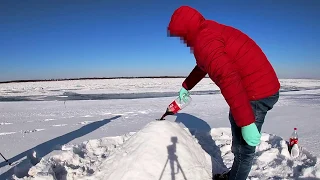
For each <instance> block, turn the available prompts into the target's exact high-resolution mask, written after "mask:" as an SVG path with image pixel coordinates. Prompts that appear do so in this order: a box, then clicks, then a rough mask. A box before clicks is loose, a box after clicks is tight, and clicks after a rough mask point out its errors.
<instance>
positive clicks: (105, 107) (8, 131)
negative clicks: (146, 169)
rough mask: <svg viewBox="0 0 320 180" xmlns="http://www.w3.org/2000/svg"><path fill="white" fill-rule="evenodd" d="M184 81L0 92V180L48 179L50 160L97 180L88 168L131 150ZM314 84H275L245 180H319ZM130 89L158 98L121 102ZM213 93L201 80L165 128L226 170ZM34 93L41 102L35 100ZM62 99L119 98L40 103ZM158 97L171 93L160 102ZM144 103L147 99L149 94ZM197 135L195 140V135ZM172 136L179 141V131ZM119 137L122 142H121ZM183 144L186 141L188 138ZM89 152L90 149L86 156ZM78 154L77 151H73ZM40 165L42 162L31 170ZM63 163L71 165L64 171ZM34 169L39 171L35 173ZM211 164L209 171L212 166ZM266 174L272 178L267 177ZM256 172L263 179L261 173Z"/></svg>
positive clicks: (225, 137) (223, 110) (224, 111)
mask: <svg viewBox="0 0 320 180" xmlns="http://www.w3.org/2000/svg"><path fill="white" fill-rule="evenodd" d="M182 80H183V79H136V80H120V81H118V83H117V81H111V80H110V81H109V80H101V81H100V80H97V81H65V82H41V83H12V84H0V93H1V95H0V96H2V97H1V98H13V99H12V100H13V101H6V102H0V109H1V113H0V142H1V147H2V148H1V150H0V152H1V153H2V154H3V155H4V156H5V157H6V158H7V159H9V160H10V161H11V162H13V166H14V167H11V166H8V165H7V163H6V162H5V161H0V179H5V178H4V177H7V176H9V175H12V174H16V175H17V176H20V177H21V176H24V175H25V174H26V173H27V171H28V170H29V169H30V168H31V167H33V168H31V169H34V168H35V167H37V168H40V167H38V166H42V167H41V168H40V169H41V170H36V169H34V170H35V171H34V172H39V173H40V174H42V175H40V174H38V175H37V179H40V177H43V178H44V179H48V177H49V176H48V175H46V173H45V172H48V171H49V169H50V168H49V167H50V166H49V164H48V163H49V162H48V163H45V162H46V160H45V159H46V158H56V159H57V161H53V162H54V163H56V162H58V163H56V167H57V168H58V169H59V168H60V170H61V171H65V169H67V170H66V172H70V173H71V172H72V173H71V174H74V173H75V174H76V175H75V178H78V177H83V178H87V177H89V175H90V176H97V177H98V175H97V174H98V173H97V172H98V171H97V170H95V169H94V168H98V167H101V166H99V165H92V166H91V165H90V164H91V163H93V164H94V162H97V163H102V162H105V161H107V160H109V158H108V157H109V156H110V154H113V153H115V152H116V151H119V149H118V148H120V147H121V146H122V145H121V144H122V143H123V142H127V143H130V142H129V140H128V141H127V138H128V137H129V136H131V135H132V134H131V135H128V133H129V132H139V131H140V130H142V129H143V128H144V127H146V126H147V125H148V124H149V123H150V122H153V121H154V120H155V119H157V118H159V117H161V115H162V114H163V113H164V111H165V109H166V107H167V105H168V104H169V103H171V101H172V100H173V99H174V98H175V97H172V96H176V95H177V91H178V90H179V89H180V87H181V82H182ZM319 82H320V81H319V80H296V79H294V80H281V83H282V91H281V93H280V100H279V102H278V103H277V104H276V105H275V107H274V109H272V110H271V111H270V112H269V113H268V115H267V117H266V120H265V123H264V125H263V128H262V131H263V132H264V133H265V135H264V136H263V142H262V144H261V146H259V147H258V153H257V155H258V157H257V159H256V161H255V164H254V167H253V171H252V174H251V175H250V177H251V179H264V178H266V176H267V175H268V176H272V177H274V179H286V178H287V179H290V178H293V179H294V178H298V177H299V178H301V179H308V178H307V177H309V178H316V177H319V166H318V157H319V156H320V150H319V149H320V142H319V138H320V133H319V128H320V123H318V120H319V117H320V111H319V107H320V88H319V84H320V83H319ZM40 87H43V89H42V88H40ZM128 87H131V90H132V91H131V92H135V93H140V94H141V96H140V97H146V96H145V95H146V94H147V93H148V92H156V93H160V95H159V94H158V95H159V96H158V95H157V96H155V97H156V98H137V99H126V98H124V99H121V97H122V94H121V93H122V92H126V88H128ZM50 88H51V89H50ZM77 88H78V89H77ZM99 88H100V89H99ZM49 90H50V91H49ZM211 90H217V89H216V87H215V85H214V84H213V83H212V82H210V81H208V79H204V80H203V81H202V82H201V83H200V84H199V86H196V87H195V89H194V90H193V91H191V96H192V99H193V101H192V102H191V104H190V105H189V106H188V107H186V108H185V109H184V110H183V111H182V112H181V113H179V114H177V115H176V116H168V117H167V121H171V122H177V123H178V124H179V125H180V126H181V127H183V128H188V129H189V130H190V132H191V134H193V135H194V136H195V137H194V138H193V139H194V140H196V141H197V142H198V143H199V144H200V146H201V148H202V149H203V150H204V151H205V152H206V153H208V154H210V155H211V156H212V158H211V160H213V159H215V160H217V161H218V162H221V161H223V162H224V164H225V165H226V166H227V167H230V165H231V163H232V153H231V152H230V132H229V128H230V124H229V121H228V110H229V109H228V106H227V104H226V102H225V100H224V99H223V97H222V96H221V94H219V93H213V94H210V93H208V91H210V92H211ZM194 91H198V92H200V93H194ZM39 92H41V93H43V94H42V95H41V96H40V94H41V93H39ZM66 92H67V94H69V95H71V96H73V97H81V98H82V97H83V96H82V95H86V94H89V96H87V97H85V98H84V99H86V98H91V97H93V96H92V95H94V94H96V95H99V96H100V95H101V93H106V94H108V93H109V94H110V93H118V96H117V97H116V98H114V99H111V100H82V101H77V100H68V101H53V100H56V99H45V98H44V97H45V96H55V95H57V96H61V95H63V94H64V93H66ZM161 92H173V93H172V94H170V96H166V95H163V93H161ZM202 92H205V93H202ZM72 93H76V94H73V95H72ZM201 94H202V95H201ZM18 96H20V97H21V99H20V100H23V98H26V97H27V98H28V100H30V99H34V100H37V101H19V102H17V101H16V100H17V99H16V98H17V97H18ZM99 96H97V97H99ZM130 96H131V95H130ZM147 97H152V96H149V95H148V94H147ZM160 97H161V98H160ZM41 98H42V100H41ZM60 98H66V97H60ZM98 99H99V98H98ZM102 99H105V98H102ZM7 100H8V99H7ZM38 100H41V101H38ZM47 100H48V101H47ZM294 127H297V128H298V133H299V145H300V146H299V147H300V148H301V149H300V153H301V154H300V156H299V157H298V158H296V159H290V158H289V156H288V155H289V154H288V151H287V149H286V146H285V144H284V142H285V141H286V140H288V139H289V136H290V134H291V133H292V131H293V128H294ZM211 130H212V131H211ZM195 132H198V133H197V134H194V133H195ZM155 133H156V132H155ZM176 133H178V134H179V133H180V131H179V132H176ZM123 134H126V135H125V136H122V135H123ZM208 134H211V137H210V136H207V135H208ZM185 138H187V139H189V140H190V137H185ZM178 142H180V140H179V139H178ZM149 143H150V142H149ZM85 144H87V145H88V147H87V145H85ZM89 145H90V146H91V147H93V148H92V149H90V147H89ZM179 145H182V144H179ZM76 146H77V147H78V148H75V147H76ZM142 146H143V145H142ZM164 146H165V147H166V146H168V144H167V145H164ZM186 147H188V144H187V145H186ZM61 149H63V150H62V151H61ZM88 149H90V150H88ZM164 149H165V148H164ZM33 150H35V151H36V152H37V156H38V157H37V158H34V157H33V155H32V153H33ZM165 150H166V149H165ZM89 151H90V152H89ZM219 151H220V152H221V156H220V153H219ZM191 153H192V152H191ZM97 154H98V155H97ZM78 156H79V157H78ZM97 156H99V157H97ZM100 156H101V157H100ZM41 158H43V160H42V162H41V163H38V164H37V162H38V161H39V160H40V159H41ZM77 158H78V159H77ZM180 158H182V157H180V156H179V160H180ZM164 160H165V159H164ZM211 160H209V161H211ZM77 161H79V162H77ZM66 162H68V163H69V162H70V163H69V164H70V165H68V163H66ZM77 163H78V164H77ZM81 163H84V164H85V163H87V164H86V165H84V164H81ZM158 163H159V164H160V162H158ZM161 163H164V162H162V161H161ZM35 164H37V165H36V166H34V165H35ZM209 164H210V165H211V162H209ZM89 165H90V166H89ZM65 166H68V168H65ZM78 166H79V167H81V168H78ZM163 166H164V164H163ZM22 167H24V168H22ZM44 169H47V170H44ZM71 169H73V170H72V171H71ZM268 169H270V170H271V172H270V173H269V172H268ZM258 170H259V171H260V170H261V171H262V172H263V173H259V172H258ZM73 171H74V172H73ZM80 172H81V173H80ZM51 173H52V172H51ZM57 174H59V173H57ZM60 174H61V173H60ZM62 174H63V173H62ZM264 174H265V176H263V175H264ZM69 175H70V174H69ZM284 177H285V178H284ZM299 178H298V179H299Z"/></svg>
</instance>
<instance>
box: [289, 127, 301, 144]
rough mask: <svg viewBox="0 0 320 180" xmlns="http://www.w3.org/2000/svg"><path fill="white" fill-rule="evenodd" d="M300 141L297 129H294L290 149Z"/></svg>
mask: <svg viewBox="0 0 320 180" xmlns="http://www.w3.org/2000/svg"><path fill="white" fill-rule="evenodd" d="M298 139H299V137H298V132H297V128H294V129H293V132H292V134H291V137H290V147H293V145H295V144H298Z"/></svg>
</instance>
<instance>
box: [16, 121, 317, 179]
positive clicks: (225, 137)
mask: <svg viewBox="0 0 320 180" xmlns="http://www.w3.org/2000/svg"><path fill="white" fill-rule="evenodd" d="M261 140H262V142H261V144H260V145H259V146H258V147H257V156H256V158H255V160H254V164H253V167H252V171H251V172H250V176H249V179H252V180H253V179H259V180H260V179H262V180H263V179H316V178H320V166H319V159H318V157H316V156H313V155H312V154H310V153H309V152H308V151H307V150H306V149H304V148H302V147H299V148H300V154H299V156H298V157H297V158H292V157H290V153H289V150H288V147H287V142H286V141H285V140H283V139H282V138H280V137H278V136H275V135H271V134H266V133H263V135H262V138H261ZM232 162H233V154H232V153H231V131H230V128H216V129H212V130H211V132H196V131H194V130H192V131H191V130H190V131H189V129H183V128H182V127H181V126H180V125H179V124H178V123H175V122H170V121H154V122H151V123H149V124H147V125H146V126H145V127H144V128H143V129H141V130H140V131H138V132H132V133H128V134H125V135H123V136H117V137H106V138H102V139H96V140H90V141H86V142H83V143H82V144H79V145H64V146H63V147H62V150H59V151H56V152H55V153H54V154H53V155H51V156H50V157H48V158H43V159H41V161H40V162H39V163H38V164H36V165H35V166H33V167H31V168H30V170H29V171H28V172H27V173H28V174H29V177H21V178H20V179H40V180H41V179H61V180H66V179H68V180H69V179H77V180H78V179H79V180H84V179H86V180H90V179H103V180H114V179H117V180H127V179H130V180H132V179H137V180H151V179H155V180H172V179H175V180H179V179H181V180H187V179H188V180H189V179H192V180H206V179H207V180H209V179H211V178H212V172H213V173H218V172H222V171H225V170H226V168H230V167H231V165H232ZM19 170H20V171H19ZM21 171H22V169H19V167H17V168H16V172H19V173H20V174H23V173H22V172H21ZM14 179H19V178H18V177H16V176H14Z"/></svg>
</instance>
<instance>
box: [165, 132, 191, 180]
mask: <svg viewBox="0 0 320 180" xmlns="http://www.w3.org/2000/svg"><path fill="white" fill-rule="evenodd" d="M171 142H172V144H171V145H169V146H167V150H168V159H167V161H166V164H165V165H164V167H163V170H162V172H161V175H160V178H159V180H161V178H162V176H163V173H164V170H165V169H166V166H167V164H168V162H169V164H170V169H171V180H175V179H176V176H175V175H176V174H179V171H181V173H182V175H183V178H184V180H187V178H186V175H185V174H184V171H183V170H182V168H181V166H180V163H179V161H178V156H177V155H176V151H177V145H176V144H177V143H178V138H177V137H171ZM175 162H176V164H177V172H176V171H175V166H174V165H175Z"/></svg>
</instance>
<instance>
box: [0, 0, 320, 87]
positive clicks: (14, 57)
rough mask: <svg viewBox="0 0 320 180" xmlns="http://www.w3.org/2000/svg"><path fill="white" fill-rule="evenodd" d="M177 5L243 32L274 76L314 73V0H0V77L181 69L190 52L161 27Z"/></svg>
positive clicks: (189, 64) (319, 55) (319, 74)
mask: <svg viewBox="0 0 320 180" xmlns="http://www.w3.org/2000/svg"><path fill="white" fill-rule="evenodd" d="M244 2H245V3H244ZM181 5H190V6H192V7H194V8H196V9H198V10H199V11H200V12H201V13H202V14H203V15H204V16H205V18H207V19H212V20H216V21H218V22H220V23H223V24H227V25H231V26H234V27H236V28H238V29H240V30H242V31H243V32H245V33H247V34H248V35H249V36H251V37H252V38H253V39H254V40H255V41H256V42H257V43H258V44H259V45H260V46H261V48H262V49H263V50H264V52H265V53H266V55H267V56H268V58H269V60H270V62H271V63H272V64H273V66H274V68H275V69H276V71H277V74H278V76H279V77H280V78H320V51H319V47H320V21H319V20H317V19H318V17H320V11H319V9H320V1H319V0H307V1H302V0H282V1H267V0H263V1H262V0H260V1H253V0H246V1H238V0H233V1H231V0H229V1H228V0H225V1H210V0H202V1H198V2H196V1H191V0H177V1H173V0H170V1H166V0H162V1H147V0H145V1H143V0H137V1H130V0H126V1H125V0H119V1H111V0H105V1H102V0H92V1H87V0H86V1H85V0H77V1H59V0H39V1H35V0H29V1H11V0H3V1H0V72H1V75H0V81H4V80H17V79H48V78H73V77H110V76H153V75H154V76H158V75H188V74H189V72H190V71H191V70H192V68H193V67H194V65H195V60H194V57H193V55H192V54H191V53H190V50H189V49H188V48H187V47H186V46H185V45H184V44H182V43H181V42H180V40H179V39H177V38H168V37H167V32H166V28H167V25H168V23H169V20H170V17H171V15H172V13H173V11H174V10H175V9H176V8H178V7H179V6H181Z"/></svg>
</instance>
